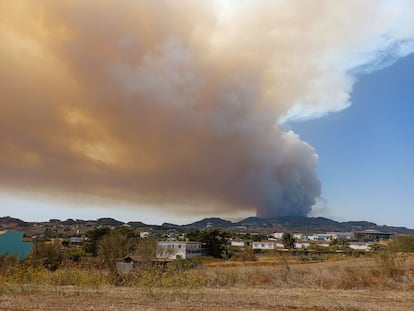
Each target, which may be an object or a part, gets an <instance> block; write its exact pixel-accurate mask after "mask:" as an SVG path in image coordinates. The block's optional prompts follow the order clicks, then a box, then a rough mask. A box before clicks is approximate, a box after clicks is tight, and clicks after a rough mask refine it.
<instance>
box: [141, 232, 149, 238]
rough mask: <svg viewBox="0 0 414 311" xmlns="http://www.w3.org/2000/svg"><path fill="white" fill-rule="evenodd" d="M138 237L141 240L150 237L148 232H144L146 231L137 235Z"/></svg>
mask: <svg viewBox="0 0 414 311" xmlns="http://www.w3.org/2000/svg"><path fill="white" fill-rule="evenodd" d="M139 237H140V238H141V239H145V238H149V237H150V233H149V232H146V231H144V232H140V233H139Z"/></svg>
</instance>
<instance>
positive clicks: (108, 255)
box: [97, 231, 135, 276]
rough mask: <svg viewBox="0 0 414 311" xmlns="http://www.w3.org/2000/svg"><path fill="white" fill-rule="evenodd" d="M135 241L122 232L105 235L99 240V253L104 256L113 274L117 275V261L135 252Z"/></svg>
mask: <svg viewBox="0 0 414 311" xmlns="http://www.w3.org/2000/svg"><path fill="white" fill-rule="evenodd" d="M134 247H135V243H134V241H133V240H132V239H129V238H128V236H126V235H124V234H123V233H121V232H115V231H114V232H111V233H110V234H106V235H104V236H103V237H102V238H101V239H100V240H99V242H98V247H97V250H98V255H99V256H100V257H102V259H103V260H104V262H105V264H106V266H107V267H108V269H109V271H110V272H111V274H112V275H113V276H117V275H118V272H117V269H116V261H117V259H120V258H122V257H125V256H126V255H128V254H130V253H133V252H134Z"/></svg>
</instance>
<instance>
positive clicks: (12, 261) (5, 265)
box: [0, 254, 19, 274]
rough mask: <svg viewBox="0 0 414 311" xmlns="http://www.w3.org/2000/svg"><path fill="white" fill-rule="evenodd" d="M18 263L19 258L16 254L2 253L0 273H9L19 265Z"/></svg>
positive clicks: (0, 256)
mask: <svg viewBox="0 0 414 311" xmlns="http://www.w3.org/2000/svg"><path fill="white" fill-rule="evenodd" d="M18 263H19V259H18V258H17V256H16V255H9V254H3V255H0V274H7V273H9V272H10V271H12V270H13V269H14V268H15V267H16V266H17V264H18Z"/></svg>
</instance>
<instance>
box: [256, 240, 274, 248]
mask: <svg viewBox="0 0 414 311" xmlns="http://www.w3.org/2000/svg"><path fill="white" fill-rule="evenodd" d="M252 247H253V249H264V250H266V249H275V248H276V242H274V241H260V242H253V245H252Z"/></svg>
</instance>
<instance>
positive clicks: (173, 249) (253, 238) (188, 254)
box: [0, 223, 392, 270]
mask: <svg viewBox="0 0 414 311" xmlns="http://www.w3.org/2000/svg"><path fill="white" fill-rule="evenodd" d="M121 226H126V227H128V228H129V227H130V226H128V225H126V224H124V225H121ZM98 227H102V226H98ZM106 227H110V228H112V229H114V228H116V226H106ZM68 228H70V230H69V229H68ZM92 228H96V226H95V227H92V226H86V227H85V226H84V227H79V226H69V227H68V226H64V225H62V224H61V223H60V224H53V223H52V225H51V224H50V223H49V224H48V225H47V226H46V227H44V224H36V225H34V226H33V227H32V228H31V229H30V230H27V229H26V231H25V232H21V231H18V227H16V226H14V225H11V226H3V227H2V229H3V230H0V255H1V254H4V253H8V254H14V253H16V254H18V255H19V258H20V259H24V258H25V257H26V256H28V255H29V253H30V249H31V245H33V242H34V241H36V239H38V238H43V240H44V239H45V238H46V239H48V240H49V241H50V240H54V239H60V240H65V241H66V243H65V244H64V247H65V248H66V249H68V248H72V249H73V248H81V247H82V245H83V244H84V243H85V241H87V240H88V236H87V234H86V233H87V230H90V229H92ZM211 229H212V228H206V229H204V230H211ZM134 230H135V231H136V232H137V233H139V237H140V238H141V239H147V238H151V239H156V240H157V247H156V253H155V254H154V257H153V261H159V262H163V261H164V262H166V261H173V260H177V259H188V258H192V257H197V256H208V255H210V254H209V253H208V249H207V248H206V247H205V245H204V244H203V243H201V242H197V241H191V240H189V239H188V238H187V236H186V233H183V232H179V231H177V230H174V229H169V230H166V231H159V232H154V231H153V230H149V231H139V230H137V229H136V228H135V229H134ZM65 232H66V237H65V238H62V234H63V233H65ZM16 234H17V238H16ZM47 234H49V235H51V236H47ZM283 234H284V233H283V232H272V233H269V234H266V235H263V234H259V233H255V232H248V233H247V232H238V233H234V232H233V233H232V234H230V235H229V236H230V237H227V238H226V243H225V248H224V250H225V251H227V250H228V249H231V250H233V251H236V252H237V250H249V251H252V252H253V253H255V254H259V253H269V252H273V253H275V252H287V251H290V252H296V253H300V252H307V253H309V252H319V253H321V252H323V253H328V252H336V253H344V252H347V253H350V252H360V253H364V252H372V251H375V250H376V249H377V248H378V246H379V245H381V244H382V245H386V243H387V241H388V240H389V239H390V237H391V236H392V234H390V233H383V232H379V231H377V230H364V231H359V232H326V233H310V234H309V233H300V232H295V233H290V234H291V236H292V237H293V239H292V244H291V245H290V247H289V249H288V248H287V247H286V244H285V243H284V241H283ZM13 235H14V237H13V238H12V236H13ZM53 235H55V237H53ZM59 236H60V237H59ZM246 237H247V238H246ZM16 239H17V240H18V239H20V242H19V243H21V245H20V246H19V243H17V242H16ZM10 241H14V242H13V243H11V242H10ZM21 246H24V247H21ZM333 246H335V247H333ZM22 249H23V250H24V253H23V254H20V253H19V252H21V250H22ZM62 250H63V249H62ZM139 257H140V256H139V255H137V254H130V255H128V256H126V257H125V258H122V259H120V261H119V263H118V266H119V269H120V270H129V269H131V268H133V267H134V266H136V265H137V264H138V263H139V260H140V259H139ZM223 257H224V258H226V254H224V256H223ZM227 258H228V257H227Z"/></svg>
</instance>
